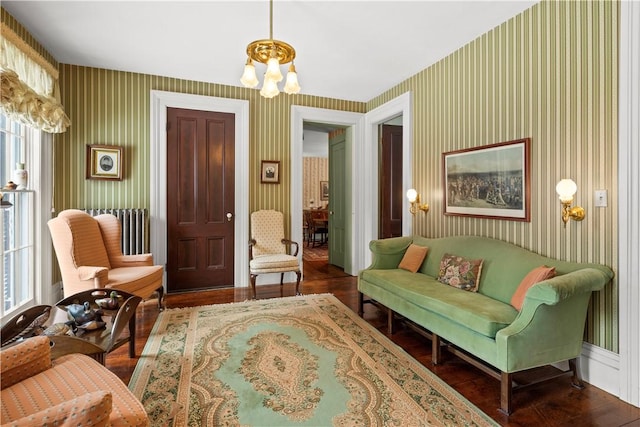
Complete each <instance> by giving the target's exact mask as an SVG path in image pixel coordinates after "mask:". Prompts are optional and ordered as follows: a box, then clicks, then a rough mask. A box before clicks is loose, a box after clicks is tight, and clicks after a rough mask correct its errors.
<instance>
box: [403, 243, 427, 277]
mask: <svg viewBox="0 0 640 427" xmlns="http://www.w3.org/2000/svg"><path fill="white" fill-rule="evenodd" d="M427 252H429V248H427V247H426V246H418V245H414V244H411V245H409V247H408V248H407V251H406V252H405V253H404V256H403V257H402V260H401V261H400V264H399V265H398V268H402V269H403V270H407V271H410V272H412V273H415V272H416V271H418V269H419V268H420V266H421V265H422V261H424V258H425V257H426V256H427Z"/></svg>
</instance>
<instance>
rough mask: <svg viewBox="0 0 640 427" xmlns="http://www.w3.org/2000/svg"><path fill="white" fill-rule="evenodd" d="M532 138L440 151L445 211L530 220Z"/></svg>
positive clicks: (466, 214) (450, 213) (462, 214)
mask: <svg viewBox="0 0 640 427" xmlns="http://www.w3.org/2000/svg"><path fill="white" fill-rule="evenodd" d="M530 150H531V138H523V139H518V140H515V141H508V142H501V143H498V144H491V145H485V146H482V147H477V148H468V149H464V150H458V151H450V152H448V153H443V154H442V173H443V175H444V176H443V183H444V214H445V215H459V216H472V217H479V218H495V219H506V220H511V221H525V222H529V221H530V213H531V206H530V202H531V180H530V170H529V155H530Z"/></svg>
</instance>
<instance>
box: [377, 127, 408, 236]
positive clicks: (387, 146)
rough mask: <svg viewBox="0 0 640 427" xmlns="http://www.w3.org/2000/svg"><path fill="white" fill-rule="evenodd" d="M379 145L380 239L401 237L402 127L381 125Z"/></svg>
mask: <svg viewBox="0 0 640 427" xmlns="http://www.w3.org/2000/svg"><path fill="white" fill-rule="evenodd" d="M381 133H382V140H381V143H380V230H379V235H380V238H381V239H386V238H388V237H398V236H402V201H403V197H404V194H403V188H402V126H395V125H382V132H381Z"/></svg>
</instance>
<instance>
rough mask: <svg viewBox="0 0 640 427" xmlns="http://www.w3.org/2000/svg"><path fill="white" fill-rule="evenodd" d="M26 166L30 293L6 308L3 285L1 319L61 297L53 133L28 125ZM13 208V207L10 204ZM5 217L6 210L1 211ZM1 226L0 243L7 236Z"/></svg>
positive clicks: (0, 216)
mask: <svg viewBox="0 0 640 427" xmlns="http://www.w3.org/2000/svg"><path fill="white" fill-rule="evenodd" d="M24 136H25V153H24V161H25V165H26V166H25V168H26V169H27V170H28V171H29V184H28V188H29V190H30V191H31V192H30V193H29V197H30V199H31V200H30V211H29V214H28V217H27V218H24V221H27V222H28V224H29V225H30V227H31V230H30V236H31V241H30V242H29V244H30V246H31V255H32V256H31V265H30V271H29V272H30V276H31V280H30V282H31V283H30V284H29V287H30V289H29V290H28V297H26V298H24V299H23V300H22V301H19V302H16V304H15V305H14V306H13V307H11V308H10V309H8V310H7V311H5V310H4V289H3V295H1V296H0V304H1V306H0V321H2V322H3V323H4V321H5V320H7V319H9V318H11V317H12V316H14V315H15V314H16V313H19V312H20V311H23V310H24V309H26V308H28V307H31V306H34V305H37V304H48V305H52V304H54V303H55V301H57V300H58V297H59V292H58V291H55V290H54V288H53V287H52V283H51V282H52V247H51V237H50V235H49V230H48V227H47V221H48V220H49V219H50V218H51V200H52V195H53V179H52V176H53V174H52V165H53V149H52V148H53V145H52V143H53V137H52V135H51V134H48V133H44V132H42V131H39V130H36V129H33V128H30V127H25V135H24ZM3 185H4V183H3ZM10 209H13V208H10ZM0 220H1V221H4V212H0ZM3 232H4V231H3V230H0V246H2V245H3V244H4V239H3V236H2V233H3ZM0 256H2V258H4V248H3V247H0ZM3 269H4V259H3V260H2V262H1V264H0V277H3V275H4V271H3Z"/></svg>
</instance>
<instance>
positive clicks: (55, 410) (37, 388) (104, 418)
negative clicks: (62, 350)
mask: <svg viewBox="0 0 640 427" xmlns="http://www.w3.org/2000/svg"><path fill="white" fill-rule="evenodd" d="M0 389H1V390H0V424H2V425H3V426H9V425H11V426H45V425H47V426H54V425H57V426H63V425H64V426H70V425H74V426H130V427H134V426H135V427H146V426H148V425H149V418H148V417H147V413H146V412H145V409H144V406H142V404H141V403H140V401H139V400H138V399H137V398H136V397H135V396H134V394H133V393H132V392H131V391H130V390H129V389H128V388H127V386H126V384H125V383H123V382H122V380H120V378H118V377H117V376H116V375H115V374H114V373H113V372H111V371H109V370H108V369H107V368H105V367H104V366H102V365H101V364H100V363H99V362H97V361H96V360H94V359H92V358H90V357H89V356H85V355H84V354H77V353H74V354H68V355H66V356H62V357H59V358H57V359H55V360H53V361H52V360H51V344H50V341H49V337H46V336H37V337H33V338H29V339H26V340H24V341H21V342H19V343H17V344H15V345H13V346H10V347H6V348H4V349H2V351H0Z"/></svg>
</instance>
